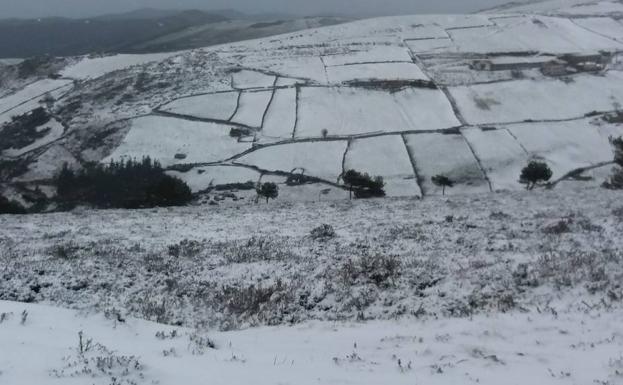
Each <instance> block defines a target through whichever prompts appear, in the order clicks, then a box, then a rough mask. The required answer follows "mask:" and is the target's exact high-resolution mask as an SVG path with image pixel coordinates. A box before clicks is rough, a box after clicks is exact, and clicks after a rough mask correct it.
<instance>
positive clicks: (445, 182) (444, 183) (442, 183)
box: [431, 175, 454, 195]
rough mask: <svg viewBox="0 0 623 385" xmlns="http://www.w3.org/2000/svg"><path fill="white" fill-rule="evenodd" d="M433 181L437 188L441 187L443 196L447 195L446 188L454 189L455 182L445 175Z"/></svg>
mask: <svg viewBox="0 0 623 385" xmlns="http://www.w3.org/2000/svg"><path fill="white" fill-rule="evenodd" d="M431 181H432V182H433V184H435V186H439V187H441V195H446V187H454V181H453V180H452V179H450V178H448V177H447V176H445V175H435V176H434V177H432V178H431Z"/></svg>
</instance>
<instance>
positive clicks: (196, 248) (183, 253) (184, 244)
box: [168, 239, 204, 258]
mask: <svg viewBox="0 0 623 385" xmlns="http://www.w3.org/2000/svg"><path fill="white" fill-rule="evenodd" d="M203 248H204V247H203V245H202V244H201V243H200V242H198V241H193V240H189V239H184V240H182V241H180V242H179V243H175V244H172V245H169V247H168V251H169V256H171V257H175V258H180V257H182V258H193V257H196V256H197V255H199V253H201V251H202V250H203Z"/></svg>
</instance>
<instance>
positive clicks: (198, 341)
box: [188, 333, 216, 356]
mask: <svg viewBox="0 0 623 385" xmlns="http://www.w3.org/2000/svg"><path fill="white" fill-rule="evenodd" d="M210 349H216V343H215V342H214V341H212V340H211V339H210V338H208V337H207V336H203V335H201V334H198V333H193V334H191V335H190V336H188V351H189V352H190V354H192V355H194V356H202V355H204V354H205V352H206V351H208V350H210Z"/></svg>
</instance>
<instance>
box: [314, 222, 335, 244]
mask: <svg viewBox="0 0 623 385" xmlns="http://www.w3.org/2000/svg"><path fill="white" fill-rule="evenodd" d="M310 236H311V237H312V239H315V240H320V241H325V240H328V239H331V238H335V236H336V234H335V230H334V229H333V226H331V225H327V224H322V225H320V226H318V227H316V228H315V229H313V230H312V231H311V233H310Z"/></svg>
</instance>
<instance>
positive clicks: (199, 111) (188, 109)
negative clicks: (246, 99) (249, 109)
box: [160, 91, 240, 121]
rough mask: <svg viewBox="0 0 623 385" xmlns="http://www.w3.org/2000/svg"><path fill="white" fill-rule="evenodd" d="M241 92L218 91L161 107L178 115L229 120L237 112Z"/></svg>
mask: <svg viewBox="0 0 623 385" xmlns="http://www.w3.org/2000/svg"><path fill="white" fill-rule="evenodd" d="M239 95H240V92H238V91H232V92H218V93H214V94H206V95H197V96H191V97H187V98H181V99H177V100H175V101H173V102H171V103H168V104H166V105H164V106H162V107H161V108H160V109H161V110H162V111H165V112H170V113H173V114H178V115H186V116H194V117H197V118H205V119H215V120H223V121H226V120H229V119H230V118H231V117H232V116H233V115H234V113H235V112H236V108H237V104H238V98H239V97H240V96H239Z"/></svg>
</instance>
